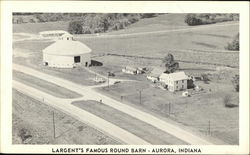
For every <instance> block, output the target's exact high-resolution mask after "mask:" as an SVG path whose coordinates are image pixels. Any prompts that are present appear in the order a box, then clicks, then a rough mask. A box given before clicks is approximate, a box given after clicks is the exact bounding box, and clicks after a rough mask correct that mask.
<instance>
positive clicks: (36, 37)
mask: <svg viewBox="0 0 250 155" xmlns="http://www.w3.org/2000/svg"><path fill="white" fill-rule="evenodd" d="M235 25H239V23H238V22H237V23H235V22H233V23H232V22H230V23H219V24H211V25H199V26H185V27H184V28H179V29H174V30H172V29H170V30H161V31H146V32H137V33H122V34H105V33H103V34H100V35H96V34H91V35H86V34H80V35H74V38H76V39H77V38H79V39H80V38H89V39H91V38H94V39H96V38H120V37H130V36H141V35H152V34H165V33H173V32H185V31H187V32H188V31H196V30H201V29H207V28H212V27H221V26H223V27H225V26H235ZM13 35H23V36H26V37H27V38H20V39H14V40H13V41H14V42H17V41H25V40H39V39H40V40H48V39H46V38H41V37H40V36H39V35H38V34H30V33H13ZM48 41H54V40H53V39H52V40H48Z"/></svg>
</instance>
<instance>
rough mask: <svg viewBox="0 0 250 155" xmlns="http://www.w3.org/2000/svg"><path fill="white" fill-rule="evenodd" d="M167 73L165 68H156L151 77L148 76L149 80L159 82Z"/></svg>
mask: <svg viewBox="0 0 250 155" xmlns="http://www.w3.org/2000/svg"><path fill="white" fill-rule="evenodd" d="M164 71H165V68H154V69H153V70H152V71H151V72H150V74H149V75H147V79H148V80H151V81H152V82H157V81H159V77H160V75H161V74H162V73H163V72H164Z"/></svg>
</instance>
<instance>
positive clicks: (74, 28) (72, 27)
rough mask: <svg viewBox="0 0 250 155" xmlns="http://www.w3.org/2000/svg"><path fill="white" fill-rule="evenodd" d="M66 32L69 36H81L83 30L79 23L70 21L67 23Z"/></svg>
mask: <svg viewBox="0 0 250 155" xmlns="http://www.w3.org/2000/svg"><path fill="white" fill-rule="evenodd" d="M68 31H69V33H71V34H82V31H83V28H82V23H81V22H80V21H72V22H70V23H69V27H68Z"/></svg>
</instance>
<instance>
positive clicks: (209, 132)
mask: <svg viewBox="0 0 250 155" xmlns="http://www.w3.org/2000/svg"><path fill="white" fill-rule="evenodd" d="M210 126H211V125H210V120H209V121H208V135H211V129H210V128H211V127H210Z"/></svg>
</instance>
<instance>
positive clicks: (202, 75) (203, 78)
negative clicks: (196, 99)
mask: <svg viewBox="0 0 250 155" xmlns="http://www.w3.org/2000/svg"><path fill="white" fill-rule="evenodd" d="M201 79H202V80H203V82H204V83H206V84H208V81H210V79H209V78H208V75H207V74H201Z"/></svg>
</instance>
